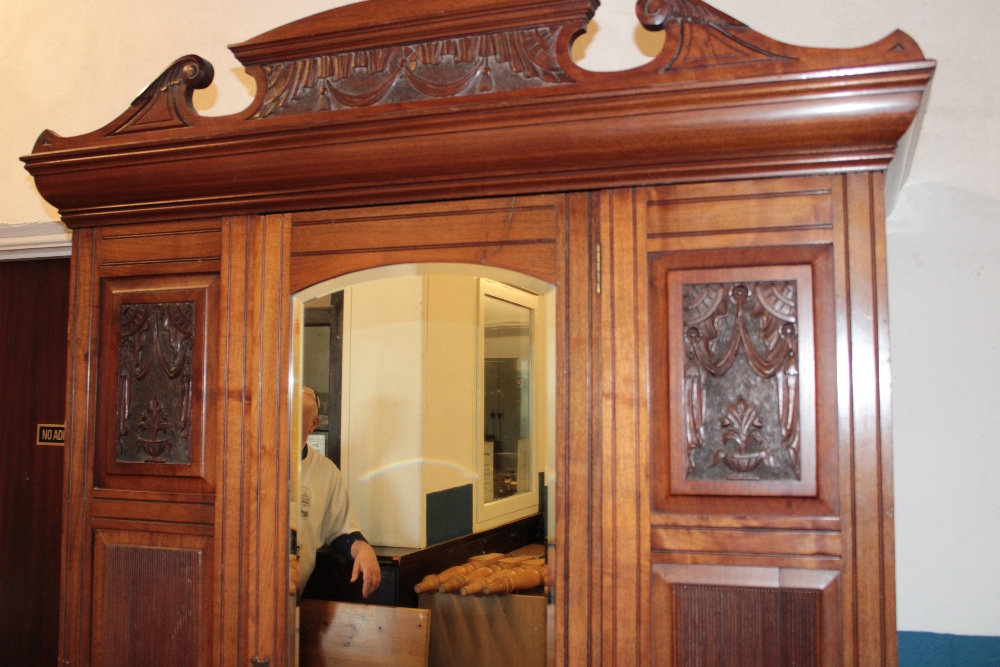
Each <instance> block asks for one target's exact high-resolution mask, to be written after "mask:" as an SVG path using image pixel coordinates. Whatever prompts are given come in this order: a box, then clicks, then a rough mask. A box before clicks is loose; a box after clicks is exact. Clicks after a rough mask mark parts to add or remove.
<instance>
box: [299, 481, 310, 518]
mask: <svg viewBox="0 0 1000 667" xmlns="http://www.w3.org/2000/svg"><path fill="white" fill-rule="evenodd" d="M311 504H312V492H311V491H310V490H309V487H308V486H303V487H302V499H301V500H300V501H299V513H300V514H302V516H303V517H307V516H309V506H310V505H311Z"/></svg>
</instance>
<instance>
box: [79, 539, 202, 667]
mask: <svg viewBox="0 0 1000 667" xmlns="http://www.w3.org/2000/svg"><path fill="white" fill-rule="evenodd" d="M211 563H212V558H211V542H210V538H207V537H203V536H199V535H178V534H165V533H146V532H140V531H125V530H103V529H97V530H95V531H94V608H93V613H94V632H93V646H92V649H93V664H94V665H102V666H106V667H117V666H119V665H121V666H122V667H129V666H132V665H153V664H157V665H200V664H203V663H205V662H207V657H208V650H207V649H208V646H209V641H210V637H211V631H210V627H211V624H210V623H208V622H207V619H208V617H207V612H208V610H207V608H206V604H205V603H206V600H208V599H209V597H208V591H209V590H210V588H211V576H210V573H211Z"/></svg>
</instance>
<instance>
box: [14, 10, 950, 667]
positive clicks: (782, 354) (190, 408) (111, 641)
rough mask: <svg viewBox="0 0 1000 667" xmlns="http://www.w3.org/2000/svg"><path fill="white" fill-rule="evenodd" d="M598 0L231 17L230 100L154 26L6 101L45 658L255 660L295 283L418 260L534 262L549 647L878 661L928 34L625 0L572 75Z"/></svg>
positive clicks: (288, 425)
mask: <svg viewBox="0 0 1000 667" xmlns="http://www.w3.org/2000/svg"><path fill="white" fill-rule="evenodd" d="M597 5H598V2H597V0H410V1H408V2H399V1H396V0H366V1H364V2H360V3H357V4H353V5H349V6H345V7H340V8H337V9H333V10H330V11H327V12H324V13H320V14H317V15H315V16H312V17H309V18H305V19H302V20H300V21H296V22H293V23H290V24H288V25H285V26H281V27H278V28H276V29H274V30H272V31H270V32H267V33H265V34H263V35H260V36H258V37H255V38H253V39H250V40H248V41H246V42H243V43H241V44H236V45H233V46H232V47H231V48H232V50H233V52H234V53H235V55H236V56H237V58H238V59H239V60H240V62H242V63H243V64H244V65H245V66H246V68H247V72H248V73H249V74H251V75H252V76H253V77H254V79H255V80H256V83H257V92H256V97H255V99H254V101H253V103H252V104H251V105H250V106H249V107H248V108H247V109H246V110H245V111H243V112H240V113H238V114H235V115H230V116H224V117H207V116H201V115H199V114H198V113H197V112H196V111H195V110H194V108H193V106H192V103H191V99H192V94H193V91H194V90H195V89H198V88H203V87H206V86H208V85H210V83H211V81H212V66H211V64H210V63H208V62H206V61H205V60H203V59H201V58H199V57H198V56H195V55H189V56H185V57H182V58H180V59H178V60H177V61H176V62H174V63H173V64H171V65H169V67H167V68H166V69H165V70H164V72H163V74H162V75H161V76H160V77H159V78H157V79H156V80H155V81H153V82H152V83H150V84H149V86H148V87H147V88H146V89H145V90H144V92H143V93H142V94H141V95H139V97H138V98H136V100H135V101H134V102H133V103H132V105H131V106H130V107H129V108H128V109H127V110H126V111H125V112H124V113H122V114H121V115H120V116H119V117H118V118H116V119H114V120H112V121H111V122H110V123H108V124H107V125H106V126H104V127H102V128H100V129H98V130H96V131H94V132H92V133H89V134H85V135H82V136H77V137H62V136H59V135H58V134H56V133H54V132H52V131H45V132H43V133H42V134H41V136H40V137H39V139H38V141H37V143H36V144H35V147H34V150H33V152H32V153H31V155H29V156H26V157H25V158H23V160H24V162H25V163H26V166H27V169H28V171H29V172H30V173H31V175H32V176H33V177H34V179H35V183H36V185H37V189H38V191H39V192H40V193H41V194H42V196H43V197H45V199H46V200H47V201H49V202H50V203H51V204H52V205H54V206H56V207H57V208H58V210H59V212H60V215H61V216H62V220H63V221H64V222H65V224H66V225H67V226H68V227H70V228H71V229H72V230H73V252H72V265H71V296H70V324H69V333H68V335H69V364H68V369H69V370H68V379H67V394H66V396H67V413H66V415H67V416H66V419H67V424H66V434H67V443H66V459H65V462H66V463H65V475H64V490H65V494H64V499H63V500H64V506H63V513H64V514H63V516H64V519H63V543H62V575H61V594H60V646H59V654H60V660H61V663H60V664H67V665H90V664H92V665H133V664H183V665H246V666H249V665H254V666H256V667H260V666H261V665H271V666H277V665H285V664H289V662H290V661H291V660H292V659H293V656H291V655H290V651H289V648H288V646H289V637H290V635H291V634H293V632H294V596H290V595H289V583H288V581H289V578H288V570H289V550H290V549H289V529H290V527H291V526H290V520H289V509H290V479H291V478H292V476H293V470H292V466H293V461H294V460H295V457H294V456H292V450H293V449H295V450H297V447H295V446H293V444H292V443H293V431H294V430H295V428H294V423H295V421H296V420H297V419H298V415H297V412H296V409H297V401H296V400H295V395H294V394H295V392H294V388H295V386H296V385H295V383H296V379H295V372H294V358H295V346H296V340H297V338H296V336H297V335H299V333H300V332H299V331H297V330H296V326H295V324H294V323H295V319H294V318H293V310H294V297H295V295H296V294H298V293H300V292H302V291H303V290H306V289H307V288H309V287H310V286H313V285H316V284H318V283H320V282H323V281H327V280H330V279H333V278H337V277H344V276H350V275H353V274H355V272H359V271H365V270H369V269H376V268H378V267H385V266H397V265H410V264H412V265H422V264H425V263H434V264H437V263H449V264H458V265H465V266H475V267H488V268H489V269H502V270H506V271H511V272H516V273H517V274H520V275H523V276H527V277H529V278H530V279H531V280H534V281H541V282H543V283H545V284H547V285H549V286H551V287H552V289H554V290H555V295H556V296H555V317H554V319H555V338H554V341H555V342H554V353H555V362H554V369H555V378H556V380H555V383H554V395H553V400H554V406H555V408H554V412H553V414H554V415H555V417H554V420H555V423H554V429H553V432H554V445H553V446H554V451H553V454H552V456H551V461H552V470H551V475H552V478H553V479H554V484H553V486H552V487H551V488H550V489H549V490H548V494H549V497H548V506H547V507H548V511H549V512H550V513H551V516H552V520H551V525H552V529H551V531H550V535H549V538H548V539H549V546H550V561H549V570H550V579H549V599H550V605H551V617H552V622H551V624H550V628H549V633H550V642H551V646H552V650H551V655H552V660H553V661H554V663H555V664H558V665H584V664H593V665H599V664H603V665H621V666H623V667H624V666H629V667H631V666H632V665H640V664H642V665H646V664H652V665H719V664H731V665H736V664H738V665H749V666H752V665H761V666H766V665H777V664H782V665H793V664H794V665H828V666H832V665H894V664H896V640H895V621H896V611H895V580H894V565H893V489H892V441H891V420H890V411H889V408H890V400H889V373H890V367H889V338H888V324H889V323H888V318H887V302H886V263H885V244H886V241H885V225H884V219H885V202H886V198H887V197H892V196H893V195H894V193H895V192H896V191H898V189H899V187H900V185H901V183H902V178H903V174H904V173H905V168H906V165H907V163H908V161H909V158H910V155H911V152H912V149H913V142H914V141H915V138H916V131H915V128H916V127H917V126H918V125H919V114H920V110H921V105H922V101H923V98H924V95H925V92H926V89H927V86H928V84H929V82H930V79H931V76H932V74H933V71H934V63H933V62H932V61H929V60H926V59H925V58H924V56H923V54H922V53H921V51H920V49H919V47H918V46H917V45H916V44H915V43H914V42H913V40H912V39H910V38H909V37H908V36H907V35H905V34H903V33H900V32H896V33H893V34H892V35H889V36H888V37H886V38H885V39H883V40H882V41H879V42H877V43H875V44H872V45H870V46H866V47H863V48H854V49H844V50H834V49H817V48H802V47H797V46H791V45H787V44H783V43H780V42H777V41H775V40H772V39H769V38H768V37H766V36H764V35H761V34H759V33H757V32H755V31H754V30H752V29H751V28H749V27H747V26H746V25H744V24H743V23H741V22H740V20H738V19H736V18H733V17H730V16H727V15H725V14H723V13H721V12H719V11H717V10H716V9H714V8H713V7H711V6H710V5H708V4H706V3H704V2H701V1H700V0H641V1H640V2H638V3H637V6H636V14H637V16H638V18H639V20H640V22H641V23H642V25H643V26H644V27H645V28H646V29H648V30H652V31H662V32H663V33H664V42H663V49H662V51H661V53H660V54H659V55H657V56H656V57H655V58H654V59H653V60H652V61H651V62H649V63H647V64H645V65H643V66H641V67H638V68H635V69H632V70H629V71H622V72H591V71H586V70H583V69H581V68H580V67H579V66H577V65H576V64H575V63H574V62H573V60H572V59H571V57H570V54H571V44H572V43H573V40H574V39H575V38H577V37H578V36H579V35H581V34H582V33H583V32H584V30H585V28H586V26H587V23H588V21H589V20H590V19H591V17H592V16H593V13H594V11H595V9H596V7H597ZM744 18H746V19H748V20H751V21H752V18H753V17H744ZM95 94H99V93H98V92H97V91H95ZM84 103H85V102H84Z"/></svg>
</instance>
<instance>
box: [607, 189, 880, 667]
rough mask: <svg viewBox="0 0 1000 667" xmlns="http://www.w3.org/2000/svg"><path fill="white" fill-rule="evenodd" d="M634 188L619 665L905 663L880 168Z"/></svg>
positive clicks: (618, 200) (621, 197)
mask: <svg viewBox="0 0 1000 667" xmlns="http://www.w3.org/2000/svg"><path fill="white" fill-rule="evenodd" d="M632 195H633V193H625V192H624V191H621V192H615V193H611V194H610V195H609V196H608V198H607V214H606V216H605V217H606V225H605V229H606V231H605V233H604V235H603V238H602V241H603V245H604V246H605V251H604V254H605V255H606V257H607V260H606V261H605V267H606V268H605V275H606V276H607V277H606V279H605V282H606V283H609V284H608V288H609V292H610V293H609V294H606V295H605V301H606V303H605V304H604V306H603V308H604V311H605V313H604V319H605V322H606V323H605V325H604V331H605V336H606V339H605V345H604V355H603V356H604V359H605V362H604V363H605V365H606V368H605V373H604V376H605V377H611V378H613V380H612V381H613V382H614V383H615V387H614V389H615V393H614V394H613V396H614V398H613V399H612V400H611V401H610V403H608V404H606V407H605V415H604V422H605V426H604V432H605V436H606V441H605V443H604V461H605V468H604V470H605V471H608V472H611V473H612V475H611V476H610V477H609V476H608V475H607V474H605V475H603V476H602V479H603V484H602V486H603V487H604V488H605V489H606V491H605V497H606V499H607V505H606V506H607V507H613V511H614V519H613V520H612V521H610V522H609V521H608V520H607V519H605V523H606V525H608V524H609V523H610V524H613V525H614V530H615V531H616V532H615V535H616V539H615V543H616V544H625V545H626V546H630V547H632V548H634V551H632V550H631V549H625V550H623V551H621V552H620V553H618V554H617V555H616V556H615V558H616V559H617V560H618V561H631V560H632V558H634V559H635V560H634V565H635V571H636V575H635V579H634V580H633V579H631V577H629V576H626V577H621V576H619V575H618V574H616V575H615V581H616V582H617V583H616V584H615V585H614V586H613V587H611V588H609V587H608V586H605V596H609V595H610V599H612V600H614V601H615V605H616V608H615V612H616V613H615V621H614V624H615V629H616V633H617V637H616V642H615V649H614V651H615V657H616V658H617V661H618V664H624V663H625V661H638V662H642V663H644V662H647V660H648V661H649V662H651V663H652V664H657V665H720V664H739V665H762V666H763V665H777V664H781V665H840V664H885V663H893V662H894V660H895V646H894V639H893V634H894V633H892V632H890V631H888V630H887V628H889V627H890V626H891V623H892V622H893V621H894V616H895V613H894V605H893V602H892V585H893V584H892V568H891V557H890V556H891V538H892V532H891V518H890V516H891V514H890V515H889V516H887V515H886V509H887V508H888V509H890V511H891V500H889V497H888V496H887V495H886V494H887V493H888V492H889V491H890V489H886V488H885V482H884V479H885V475H886V474H887V471H888V470H889V469H890V468H889V463H890V462H889V449H888V441H887V437H886V436H887V433H884V432H883V428H884V427H883V425H882V424H883V422H882V421H881V419H882V417H883V415H882V414H881V413H880V410H881V409H883V408H884V406H885V401H886V396H885V387H880V385H879V375H880V373H884V372H885V371H886V370H887V368H885V360H886V349H885V340H884V335H885V332H884V330H885V320H884V317H885V312H884V307H885V304H884V294H885V291H884V289H885V285H884V268H883V264H884V259H883V258H884V255H883V254H882V243H883V242H882V231H881V229H882V226H881V225H882V220H881V215H882V214H881V210H880V207H879V204H878V202H880V200H881V196H882V195H881V177H880V175H868V174H863V175H856V176H854V175H852V176H813V177H801V178H783V179H773V180H759V181H743V182H732V183H725V184H696V185H695V184H693V185H675V186H664V187H652V188H647V189H644V190H640V191H637V192H635V193H634V197H633V196H632ZM608 251H610V252H608ZM630 311H634V312H636V313H637V314H638V316H637V317H636V318H635V321H636V325H635V328H634V330H629V329H628V323H627V321H626V317H624V316H625V315H626V314H627V313H628V312H630ZM609 321H610V322H613V325H612V326H611V327H609V326H608V324H607V323H608V322H609ZM623 325H624V328H625V330H624V331H623ZM622 334H625V337H624V338H623V336H622ZM607 364H613V371H612V369H610V368H607ZM606 393H607V392H606ZM609 422H610V423H609ZM633 443H636V444H634V445H633ZM633 447H635V451H632V448H633ZM633 457H634V458H633ZM608 465H610V466H611V467H610V468H608V467H607V466H608ZM609 482H611V484H612V487H613V488H612V489H610V490H607V487H608V485H609ZM630 516H637V517H638V522H637V527H636V528H635V529H634V531H633V529H632V527H631V523H632V522H631V520H626V519H627V518H628V517H630ZM872 527H874V528H875V529H876V530H878V529H881V533H880V534H881V535H882V536H883V539H882V540H880V539H879V538H878V535H877V534H876V532H874V531H872V532H869V531H870V530H871V528H872ZM626 564H627V565H629V566H631V565H632V562H628V563H626V562H619V563H616V564H613V565H612V568H613V571H614V572H615V573H621V572H622V571H623V570H624V569H625V567H624V566H625V565H626ZM623 584H624V585H623ZM633 586H634V587H635V589H633V590H638V591H641V593H640V594H639V595H638V596H637V598H638V601H637V604H636V603H634V602H632V600H630V599H629V596H628V595H627V592H628V591H629V589H631V588H632V587H633ZM873 591H878V594H877V595H873V594H872V593H873ZM623 635H624V637H627V639H626V640H625V643H624V644H623V643H622V636H623ZM647 652H648V653H647Z"/></svg>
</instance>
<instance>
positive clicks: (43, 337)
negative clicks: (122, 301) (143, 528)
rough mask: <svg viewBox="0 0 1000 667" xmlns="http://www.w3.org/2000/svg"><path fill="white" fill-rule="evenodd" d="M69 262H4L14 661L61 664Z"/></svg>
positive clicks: (9, 629)
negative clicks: (48, 432)
mask: <svg viewBox="0 0 1000 667" xmlns="http://www.w3.org/2000/svg"><path fill="white" fill-rule="evenodd" d="M68 309H69V260H68V259H49V260H34V261H20V262H2V263H0V647H3V648H2V653H3V656H2V662H3V663H4V664H8V665H55V664H56V651H57V648H58V645H59V641H58V640H59V543H60V535H61V532H60V522H61V517H62V482H63V448H62V447H61V446H58V445H56V446H46V445H38V444H36V429H37V425H38V424H62V423H63V422H64V420H65V410H66V409H65V399H66V322H67V316H68Z"/></svg>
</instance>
